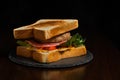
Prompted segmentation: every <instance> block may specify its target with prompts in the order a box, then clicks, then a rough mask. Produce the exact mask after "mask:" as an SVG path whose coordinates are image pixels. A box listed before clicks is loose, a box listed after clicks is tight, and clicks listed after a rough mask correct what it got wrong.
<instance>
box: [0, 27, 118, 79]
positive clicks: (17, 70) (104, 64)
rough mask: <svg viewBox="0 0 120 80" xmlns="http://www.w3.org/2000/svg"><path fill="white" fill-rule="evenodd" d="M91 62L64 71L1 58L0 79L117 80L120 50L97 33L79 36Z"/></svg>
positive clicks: (85, 33) (87, 31) (87, 32)
mask: <svg viewBox="0 0 120 80" xmlns="http://www.w3.org/2000/svg"><path fill="white" fill-rule="evenodd" d="M82 34H83V35H84V36H85V37H86V38H87V40H86V47H87V49H88V50H89V51H91V52H92V54H93V55H94V59H93V60H92V61H91V62H90V63H88V64H85V65H81V66H77V67H71V68H64V69H41V68H33V67H26V66H22V65H18V64H15V63H13V62H11V61H10V60H9V59H8V57H6V56H0V80H120V51H119V49H118V48H117V47H116V46H115V45H113V43H112V42H111V40H109V39H108V38H106V37H105V35H103V34H101V33H99V32H98V31H95V30H93V31H89V29H88V30H86V32H83V33H82Z"/></svg>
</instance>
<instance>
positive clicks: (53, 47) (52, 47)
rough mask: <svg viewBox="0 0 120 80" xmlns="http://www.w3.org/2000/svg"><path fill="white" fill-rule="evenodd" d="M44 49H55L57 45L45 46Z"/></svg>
mask: <svg viewBox="0 0 120 80" xmlns="http://www.w3.org/2000/svg"><path fill="white" fill-rule="evenodd" d="M43 49H45V50H55V49H56V46H51V47H44V48H43Z"/></svg>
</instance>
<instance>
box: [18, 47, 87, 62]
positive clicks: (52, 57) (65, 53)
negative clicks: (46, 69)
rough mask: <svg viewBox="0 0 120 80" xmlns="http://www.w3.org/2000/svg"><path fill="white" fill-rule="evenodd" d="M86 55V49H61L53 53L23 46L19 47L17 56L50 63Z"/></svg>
mask: <svg viewBox="0 0 120 80" xmlns="http://www.w3.org/2000/svg"><path fill="white" fill-rule="evenodd" d="M85 54H86V47H85V46H84V45H83V46H80V47H70V48H60V49H55V50H52V51H42V50H39V49H30V48H27V47H23V46H18V47H17V55H18V56H22V57H26V58H31V59H33V60H35V61H37V62H41V63H50V62H55V61H58V60H61V59H65V58H70V57H76V56H82V55H85Z"/></svg>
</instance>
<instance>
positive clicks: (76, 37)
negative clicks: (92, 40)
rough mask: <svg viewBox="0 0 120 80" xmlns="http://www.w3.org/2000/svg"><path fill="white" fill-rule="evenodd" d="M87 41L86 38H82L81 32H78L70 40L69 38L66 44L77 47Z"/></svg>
mask: <svg viewBox="0 0 120 80" xmlns="http://www.w3.org/2000/svg"><path fill="white" fill-rule="evenodd" d="M84 43H85V39H83V38H82V36H81V35H80V34H79V33H76V34H75V35H73V36H72V37H71V39H70V40H68V41H67V42H66V43H65V45H66V46H75V47H79V46H81V45H84Z"/></svg>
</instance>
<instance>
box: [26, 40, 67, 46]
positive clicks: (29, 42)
mask: <svg viewBox="0 0 120 80" xmlns="http://www.w3.org/2000/svg"><path fill="white" fill-rule="evenodd" d="M66 41H67V40H64V41H61V42H54V43H38V42H35V41H33V40H26V42H27V43H28V44H30V45H32V46H33V47H36V48H42V47H51V46H59V45H61V44H63V43H65V42H66Z"/></svg>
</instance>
